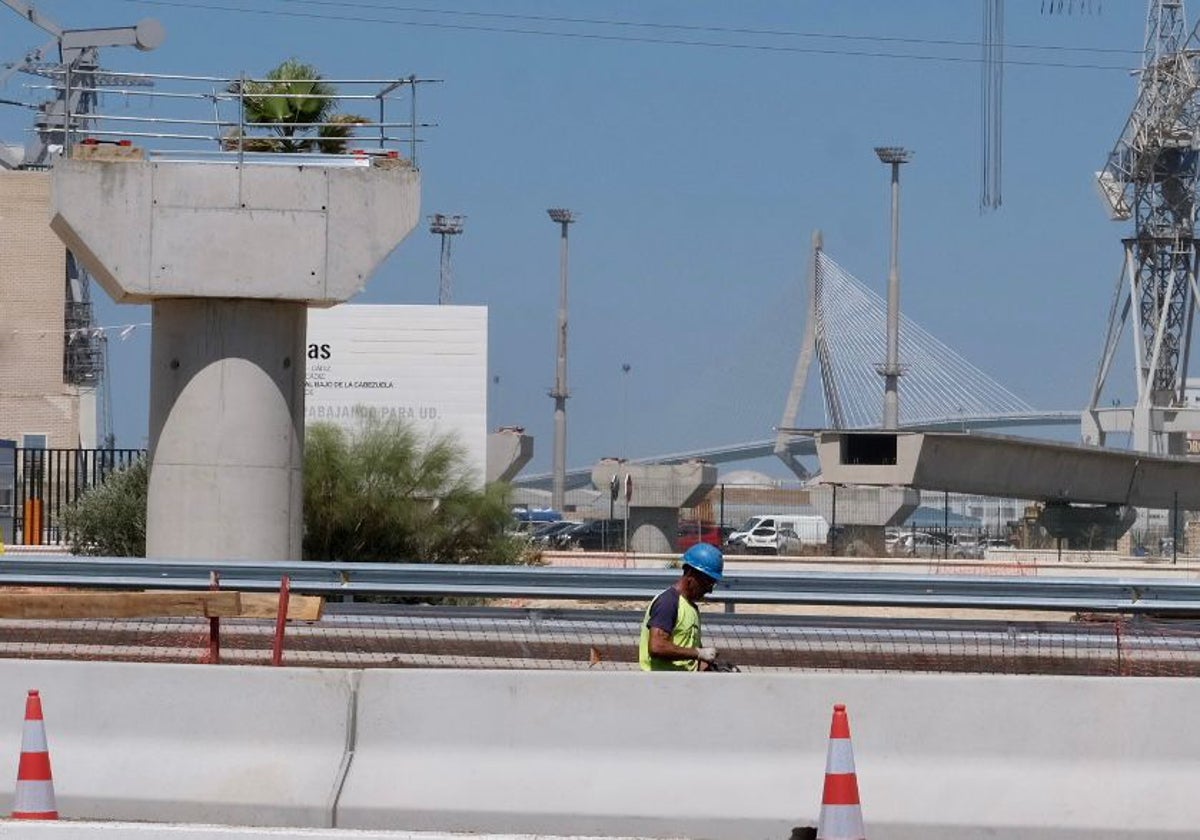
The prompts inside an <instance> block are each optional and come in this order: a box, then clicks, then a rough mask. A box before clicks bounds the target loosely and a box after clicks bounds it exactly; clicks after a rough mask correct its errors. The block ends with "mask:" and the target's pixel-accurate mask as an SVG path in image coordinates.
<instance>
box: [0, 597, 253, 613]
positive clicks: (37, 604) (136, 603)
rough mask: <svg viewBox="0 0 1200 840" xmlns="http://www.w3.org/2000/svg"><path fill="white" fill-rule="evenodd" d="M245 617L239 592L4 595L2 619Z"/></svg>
mask: <svg viewBox="0 0 1200 840" xmlns="http://www.w3.org/2000/svg"><path fill="white" fill-rule="evenodd" d="M241 614H242V596H241V594H240V593H238V592H55V593H45V592H6V593H0V618H25V619H29V618H183V617H200V618H215V617H220V616H227V617H237V616H240V615H241Z"/></svg>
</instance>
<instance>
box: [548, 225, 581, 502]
mask: <svg viewBox="0 0 1200 840" xmlns="http://www.w3.org/2000/svg"><path fill="white" fill-rule="evenodd" d="M546 213H547V214H548V215H549V216H550V221H552V222H554V223H555V224H557V225H559V226H560V227H561V229H562V233H561V242H562V246H561V248H560V249H559V263H558V265H559V268H558V356H557V363H556V365H555V374H554V390H553V391H551V392H550V396H551V397H552V398H553V399H554V468H553V476H552V483H551V491H550V504H551V507H553V508H554V509H555V510H559V511H561V510H563V509H564V507H565V505H566V486H567V397H568V396H569V392H568V391H567V251H568V248H567V240H568V236H567V229H568V228H569V227H570V226H571V225H572V224H574V222H575V213H574V212H573V211H571V210H568V209H566V208H565V207H552V208H550V209H549V210H547V211H546Z"/></svg>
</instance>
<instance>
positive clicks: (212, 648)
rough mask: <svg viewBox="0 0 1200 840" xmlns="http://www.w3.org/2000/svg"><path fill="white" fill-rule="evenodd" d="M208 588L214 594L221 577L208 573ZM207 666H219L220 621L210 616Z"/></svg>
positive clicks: (219, 586)
mask: <svg viewBox="0 0 1200 840" xmlns="http://www.w3.org/2000/svg"><path fill="white" fill-rule="evenodd" d="M208 588H209V589H211V590H213V591H214V592H215V591H217V590H218V589H220V588H221V575H220V574H219V573H218V572H215V571H213V572H209V573H208ZM205 662H207V663H208V664H209V665H219V664H221V619H220V617H219V616H215V615H214V616H212V617H211V618H209V620H208V656H207V658H206V659H205Z"/></svg>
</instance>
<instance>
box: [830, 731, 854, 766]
mask: <svg viewBox="0 0 1200 840" xmlns="http://www.w3.org/2000/svg"><path fill="white" fill-rule="evenodd" d="M827 755H828V758H827V759H826V761H825V772H826V773H853V772H854V747H853V746H852V745H851V744H850V739H849V738H830V739H829V752H828V754H827Z"/></svg>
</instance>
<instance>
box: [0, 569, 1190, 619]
mask: <svg viewBox="0 0 1200 840" xmlns="http://www.w3.org/2000/svg"><path fill="white" fill-rule="evenodd" d="M214 571H215V572H217V573H218V574H219V575H220V580H221V585H222V586H223V587H225V588H228V589H238V590H242V591H248V592H256V591H259V592H261V591H275V590H277V589H278V587H279V581H280V579H281V578H282V577H283V576H284V575H287V576H288V578H289V579H290V582H291V590H292V591H293V592H300V593H305V594H314V595H315V594H320V595H327V596H339V595H341V596H353V595H368V594H370V595H391V596H396V597H405V598H422V597H462V598H543V599H548V600H571V601H577V600H587V601H630V600H636V601H641V600H645V599H648V598H650V597H652V596H653V595H655V594H657V593H658V592H660V591H661V590H662V589H664V588H665V587H667V586H669V585H670V584H671V583H672V582H673V581H674V580H676V579H677V578H678V575H679V573H678V572H677V571H674V570H657V569H558V568H545V567H531V566H454V565H437V564H403V563H301V562H250V563H241V562H230V561H205V560H150V559H147V560H140V559H129V558H95V557H66V556H60V557H12V556H9V557H0V585H20V586H71V587H86V588H137V589H205V588H207V587H208V586H209V580H210V573H211V572H214ZM709 600H710V601H713V602H717V603H723V604H725V605H726V610H727V611H733V608H734V606H735V605H737V604H792V605H798V606H801V605H843V606H890V607H915V608H927V609H953V608H960V609H961V608H974V609H1006V610H1047V611H1065V612H1117V613H1171V614H1177V615H1188V616H1197V617H1200V582H1193V581H1178V580H1171V581H1163V580H1128V579H1114V578H1036V579H1030V578H1017V577H1014V578H997V577H966V576H954V577H946V576H941V575H901V574H882V573H876V572H865V573H836V572H735V573H731V574H729V575H727V576H726V578H725V581H724V582H723V583H722V584H721V585H720V586H719V587H718V588H717V589H716V591H714V592H713V593H712V594H711V595H710V596H709Z"/></svg>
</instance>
